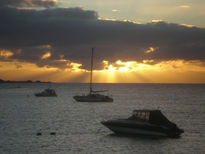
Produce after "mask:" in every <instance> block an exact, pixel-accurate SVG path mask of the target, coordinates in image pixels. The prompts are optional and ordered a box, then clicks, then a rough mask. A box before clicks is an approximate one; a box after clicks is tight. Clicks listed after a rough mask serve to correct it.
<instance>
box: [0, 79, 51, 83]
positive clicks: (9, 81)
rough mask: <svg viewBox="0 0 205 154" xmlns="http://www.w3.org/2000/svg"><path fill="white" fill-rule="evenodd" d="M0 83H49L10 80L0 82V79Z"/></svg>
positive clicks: (0, 80)
mask: <svg viewBox="0 0 205 154" xmlns="http://www.w3.org/2000/svg"><path fill="white" fill-rule="evenodd" d="M0 83H51V82H50V81H48V82H44V81H39V80H37V81H31V80H26V81H11V80H2V79H0Z"/></svg>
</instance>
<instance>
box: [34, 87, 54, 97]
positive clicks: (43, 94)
mask: <svg viewBox="0 0 205 154" xmlns="http://www.w3.org/2000/svg"><path fill="white" fill-rule="evenodd" d="M35 96H37V97H56V96H57V94H56V92H55V90H54V89H50V88H48V89H45V90H44V91H42V92H40V93H35Z"/></svg>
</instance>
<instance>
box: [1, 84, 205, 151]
mask: <svg viewBox="0 0 205 154" xmlns="http://www.w3.org/2000/svg"><path fill="white" fill-rule="evenodd" d="M48 86H49V87H50V86H51V88H54V89H55V91H56V93H57V94H58V97H56V98H49V97H44V98H38V97H35V96H34V93H36V92H39V91H42V90H43V89H45V88H48ZM95 87H96V90H98V89H109V91H110V92H111V93H112V95H113V98H114V102H113V103H80V102H75V101H74V100H73V99H72V96H74V95H76V94H80V93H85V92H87V91H88V85H87V84H52V85H48V84H46V83H45V84H43V83H31V84H29V83H27V84H24V83H19V84H17V83H16V84H11V83H10V84H9V83H5V84H1V85H0V137H1V140H0V153H173V154H175V153H184V154H185V153H205V148H204V142H205V137H204V134H205V129H204V126H205V121H204V119H205V107H204V106H205V104H204V103H205V95H204V91H205V85H177V84H176V85H167V84H96V85H95ZM157 108H159V109H161V110H162V112H163V113H164V114H165V115H166V116H167V118H168V119H170V120H171V121H173V122H175V123H176V124H177V125H178V126H179V127H180V128H182V129H184V130H185V133H183V134H182V137H181V138H179V139H169V138H158V139H156V138H154V139H153V138H144V137H139V136H137V137H136V136H134V137H130V136H116V135H113V134H112V132H111V131H110V130H108V129H107V128H106V127H104V126H103V125H101V123H100V121H103V120H108V119H115V118H126V117H128V116H130V114H131V113H132V110H134V109H157ZM39 132H40V133H41V135H36V134H37V133H39ZM52 132H55V133H56V134H55V135H51V133H52Z"/></svg>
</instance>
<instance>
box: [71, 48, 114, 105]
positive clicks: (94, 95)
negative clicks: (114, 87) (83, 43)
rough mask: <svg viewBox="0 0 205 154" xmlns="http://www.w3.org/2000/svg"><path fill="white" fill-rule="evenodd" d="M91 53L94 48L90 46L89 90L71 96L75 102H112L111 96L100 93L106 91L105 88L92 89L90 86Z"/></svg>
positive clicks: (91, 71)
mask: <svg viewBox="0 0 205 154" xmlns="http://www.w3.org/2000/svg"><path fill="white" fill-rule="evenodd" d="M93 53H94V48H92V52H91V68H90V91H89V93H88V94H87V95H77V96H74V97H73V98H74V99H75V100H76V101H77V102H113V98H111V97H110V96H108V95H103V94H100V92H106V91H107V90H102V91H94V90H93V88H92V79H93V77H92V75H93Z"/></svg>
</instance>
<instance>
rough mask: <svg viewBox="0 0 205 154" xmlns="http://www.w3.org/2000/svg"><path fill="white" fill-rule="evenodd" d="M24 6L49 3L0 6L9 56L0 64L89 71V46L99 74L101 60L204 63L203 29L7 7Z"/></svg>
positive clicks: (2, 46) (0, 28)
mask: <svg viewBox="0 0 205 154" xmlns="http://www.w3.org/2000/svg"><path fill="white" fill-rule="evenodd" d="M26 2H32V4H34V2H36V3H35V4H36V5H44V4H45V5H48V4H49V3H50V2H54V1H49V0H48V1H40V0H38V1H34V0H33V1H32V0H17V1H15V2H13V1H1V2H0V6H1V7H0V51H1V50H4V51H5V50H8V51H10V52H11V51H12V53H13V54H12V55H11V56H9V57H5V56H0V60H1V61H12V60H18V61H23V62H31V63H35V64H37V65H38V66H45V65H47V66H54V67H59V68H62V69H63V68H66V67H68V66H67V63H66V62H68V61H71V62H75V63H80V64H83V65H82V67H83V68H89V64H90V61H89V59H90V50H91V48H92V47H94V48H95V65H96V66H95V67H96V68H99V69H100V68H101V67H102V66H101V65H102V63H101V62H102V61H103V60H108V61H117V60H119V59H120V60H124V61H129V60H132V61H143V60H152V61H153V60H154V62H155V63H157V62H161V61H166V60H178V59H183V60H201V61H205V29H204V28H197V27H187V26H184V25H179V24H174V23H166V22H163V21H161V22H155V23H147V24H136V23H132V22H123V21H109V20H99V19H98V14H97V12H95V11H89V10H83V9H81V8H52V9H44V10H19V9H17V8H10V7H6V6H8V5H17V4H21V3H24V4H27V3H26ZM37 2H39V3H38V4H37ZM44 2H48V3H44ZM148 51H149V52H148ZM46 53H50V54H49V56H48V57H47V58H44V59H42V56H43V55H45V54H46ZM63 60H66V62H65V61H63Z"/></svg>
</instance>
